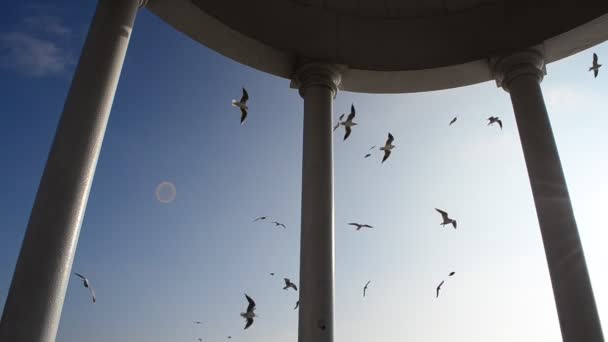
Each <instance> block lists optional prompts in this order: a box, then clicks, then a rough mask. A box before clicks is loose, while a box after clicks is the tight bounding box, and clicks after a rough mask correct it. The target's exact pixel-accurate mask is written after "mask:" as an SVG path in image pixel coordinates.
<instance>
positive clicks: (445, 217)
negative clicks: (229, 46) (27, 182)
mask: <svg viewBox="0 0 608 342" xmlns="http://www.w3.org/2000/svg"><path fill="white" fill-rule="evenodd" d="M601 66H602V65H601V64H599V63H598V56H597V54H595V53H594V54H593V62H592V66H591V67H589V71H593V75H594V78H595V77H597V75H598V73H599V69H600V67H601ZM242 91H243V94H242V96H241V99H240V100H239V101H236V100H232V105H233V106H235V107H238V108H239V109H240V111H241V124H243V123H244V122H245V119H247V113H248V110H249V108H248V107H247V101H248V100H249V94H248V93H247V90H246V89H245V88H244V87H243V89H242ZM345 115H346V113H344V114H341V115H340V116H339V117H338V121H337V123H336V125H335V126H334V129H333V130H334V131H336V130H337V129H338V128H340V127H344V138H343V140H346V139H348V137H349V136H350V135H351V134H352V130H353V127H354V126H356V125H357V123H356V122H354V121H353V120H354V119H355V115H356V111H355V106H354V104H352V105H351V107H350V113H349V114H348V116H347V117H346V120H344V116H345ZM457 120H458V117H454V118H453V119H452V120H451V121H450V123H449V124H448V126H451V125H453V124H454V123H455V122H456V121H457ZM487 120H488V126H490V125H493V124H498V126H499V127H500V129H501V130H502V121H501V120H500V118H499V117H496V116H490V117H489V118H487ZM393 141H394V137H393V135H392V134H391V133H390V132H389V133H388V138H387V140H386V142H385V143H384V146H382V147H380V148H379V150H380V151H383V152H384V156H383V157H382V161H381V163H384V162H385V161H386V160H387V159H388V157H389V156H390V155H391V151H392V149H393V148H395V147H396V146H395V145H393ZM375 148H376V146H375V145H374V146H372V147H371V148H370V149H369V150H368V153H367V154H366V155H365V156H364V158H368V157H370V156H371V155H372V154H371V153H369V151H371V150H373V149H375ZM435 210H436V211H437V212H438V213H439V214H440V215H441V219H442V222H441V223H440V225H441V226H446V225H451V226H452V227H453V228H454V229H456V228H457V222H456V220H455V219H453V218H451V217H450V216H449V214H448V213H447V212H446V211H444V210H441V209H437V208H435ZM267 219H269V217H268V216H260V217H258V218H256V219H254V220H253V222H258V221H265V220H267ZM270 223H272V224H274V225H275V226H276V227H282V228H283V229H286V228H287V226H286V225H285V224H283V223H281V222H278V221H270ZM348 225H351V226H353V227H355V230H357V231H359V230H361V229H363V228H368V229H369V228H374V227H373V226H371V225H369V224H362V223H356V222H351V223H348ZM74 274H75V275H76V276H77V277H79V278H80V280H82V284H83V286H84V287H85V288H86V289H88V290H89V294H90V296H91V299H92V301H93V303H95V302H96V297H95V290H94V289H93V287H92V285H91V282H90V281H89V279H88V278H87V277H85V276H84V275H82V274H79V273H74ZM455 274H456V272H454V271H452V272H450V273H449V274H448V277H452V276H454V275H455ZM270 275H271V276H274V275H275V273H270ZM283 281H284V282H285V285H284V287H283V290H289V289H293V290H294V291H298V286H297V285H296V284H295V283H293V282H292V281H291V280H290V279H289V278H284V279H283ZM370 283H371V280H370V281H368V282H367V283H366V284H365V285H364V286H363V297H365V296H366V294H367V290H368V287H369V285H370ZM444 283H445V280H442V281H441V282H440V283H439V285H437V287H436V288H435V297H436V298H439V292H440V290H441V288H442V286H443V285H444ZM245 299H246V300H247V308H246V310H245V312H242V313H241V317H243V318H244V319H245V328H244V329H247V328H249V327H250V326H251V325H252V324H253V322H254V318H255V317H257V316H256V314H255V308H256V303H255V301H254V300H253V299H252V298H251V297H250V296H249V295H247V294H245ZM299 305H300V301H299V300H298V301H297V302H296V305H295V307H294V310H296V309H298V307H299ZM202 323H203V322H201V321H194V324H197V325H198V324H202ZM231 338H232V336H228V339H231ZM197 340H198V341H199V342H203V339H202V337H199V338H198V339H197Z"/></svg>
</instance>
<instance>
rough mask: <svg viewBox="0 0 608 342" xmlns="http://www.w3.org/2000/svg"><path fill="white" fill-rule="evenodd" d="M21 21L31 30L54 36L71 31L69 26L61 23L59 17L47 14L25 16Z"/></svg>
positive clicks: (65, 34) (64, 34)
mask: <svg viewBox="0 0 608 342" xmlns="http://www.w3.org/2000/svg"><path fill="white" fill-rule="evenodd" d="M23 23H24V24H25V26H26V27H27V28H29V29H31V30H35V31H39V32H44V33H49V34H52V35H56V36H67V35H69V34H70V33H71V32H72V30H71V29H70V28H69V27H67V26H65V25H64V24H63V21H62V20H61V18H59V17H56V16H52V15H47V14H41V15H35V16H29V17H25V18H24V19H23Z"/></svg>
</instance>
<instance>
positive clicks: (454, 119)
mask: <svg viewBox="0 0 608 342" xmlns="http://www.w3.org/2000/svg"><path fill="white" fill-rule="evenodd" d="M456 120H458V117H457V116H455V117H454V118H453V119H452V121H450V124H449V125H448V126H452V124H453V123H454V122H456Z"/></svg>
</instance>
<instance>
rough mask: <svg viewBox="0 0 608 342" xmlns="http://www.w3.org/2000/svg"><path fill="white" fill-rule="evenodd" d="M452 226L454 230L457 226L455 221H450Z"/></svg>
mask: <svg viewBox="0 0 608 342" xmlns="http://www.w3.org/2000/svg"><path fill="white" fill-rule="evenodd" d="M452 226H454V229H456V226H457V224H456V220H452Z"/></svg>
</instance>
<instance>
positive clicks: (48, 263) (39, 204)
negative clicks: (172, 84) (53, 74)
mask: <svg viewBox="0 0 608 342" xmlns="http://www.w3.org/2000/svg"><path fill="white" fill-rule="evenodd" d="M142 4H143V2H141V0H99V3H98V5H97V9H96V11H95V16H94V18H93V21H92V23H91V26H90V28H89V33H88V35H87V39H86V42H85V44H84V47H83V48H82V52H81V56H80V60H79V62H78V66H77V67H76V71H75V73H74V78H73V80H72V84H71V86H70V90H69V93H68V96H67V99H66V102H65V105H64V108H63V113H62V115H61V119H60V121H59V126H58V127H57V131H56V133H55V139H54V141H53V145H52V147H51V151H50V153H49V156H48V160H47V163H46V166H45V168H44V173H43V175H42V179H41V181H40V185H39V187H38V193H37V194H36V199H35V202H34V207H33V209H32V212H31V215H30V220H29V223H28V227H27V231H26V234H25V238H24V240H23V245H22V246H21V252H20V254H19V259H18V261H17V266H16V268H15V273H14V274H13V280H12V283H11V287H10V291H9V294H8V297H7V300H6V304H5V307H4V312H3V314H2V321H1V322H0V341H2V342H53V341H55V337H56V334H57V329H58V327H59V320H60V317H61V310H62V308H63V301H64V298H65V292H66V289H67V286H68V281H69V279H70V272H71V269H72V262H73V260H74V253H75V251H76V244H77V242H78V236H79V233H80V226H81V223H82V218H83V216H84V211H85V208H86V204H87V199H88V197H89V191H90V189H91V183H92V181H93V175H94V173H95V167H96V164H97V159H98V157H99V151H100V149H101V143H102V141H103V136H104V133H105V130H106V125H107V123H108V118H109V115H110V108H111V107H112V102H113V100H114V93H115V92H116V86H117V84H118V79H119V76H120V71H121V68H122V64H123V61H124V58H125V54H126V52H127V45H128V44H129V38H130V36H131V30H132V28H133V23H134V21H135V15H136V13H137V10H138V7H139V6H140V5H142Z"/></svg>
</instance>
